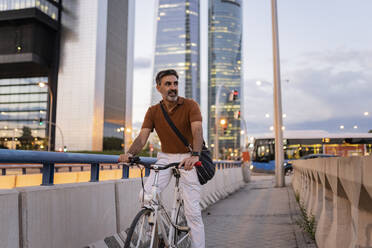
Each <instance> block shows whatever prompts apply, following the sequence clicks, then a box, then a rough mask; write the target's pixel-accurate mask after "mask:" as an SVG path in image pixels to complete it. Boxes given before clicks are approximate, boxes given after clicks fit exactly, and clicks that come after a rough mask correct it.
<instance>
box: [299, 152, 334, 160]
mask: <svg viewBox="0 0 372 248" xmlns="http://www.w3.org/2000/svg"><path fill="white" fill-rule="evenodd" d="M331 157H338V156H337V155H332V154H322V153H318V154H309V155H305V156H303V157H301V158H300V159H313V158H331Z"/></svg>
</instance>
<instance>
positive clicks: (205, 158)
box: [160, 102, 216, 185]
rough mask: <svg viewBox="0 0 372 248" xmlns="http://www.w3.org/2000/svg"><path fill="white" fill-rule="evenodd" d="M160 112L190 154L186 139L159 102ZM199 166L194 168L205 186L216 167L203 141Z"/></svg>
mask: <svg viewBox="0 0 372 248" xmlns="http://www.w3.org/2000/svg"><path fill="white" fill-rule="evenodd" d="M160 107H161V110H162V111H163V114H164V117H165V119H166V120H167V122H168V124H169V126H170V127H171V128H172V129H173V131H174V132H175V133H176V134H177V136H178V138H180V140H181V141H182V143H183V144H184V145H185V146H186V147H187V148H188V149H189V150H190V152H192V149H191V146H190V144H189V142H188V141H187V140H186V138H185V137H184V136H183V135H182V134H181V133H180V131H179V130H178V129H177V127H176V126H175V125H174V123H173V121H172V120H171V119H170V118H169V115H168V113H167V111H165V109H164V107H163V104H161V102H160ZM199 160H200V162H201V166H195V168H196V172H197V174H198V179H199V182H200V184H201V185H203V184H206V183H207V182H208V181H209V180H211V179H212V178H213V176H214V173H215V172H216V165H215V164H214V163H213V160H212V157H211V152H210V151H209V150H208V148H207V146H206V145H205V142H204V141H203V147H202V150H201V154H200V158H199Z"/></svg>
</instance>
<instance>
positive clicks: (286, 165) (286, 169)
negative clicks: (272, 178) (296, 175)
mask: <svg viewBox="0 0 372 248" xmlns="http://www.w3.org/2000/svg"><path fill="white" fill-rule="evenodd" d="M283 168H284V175H287V174H289V173H292V172H293V166H292V163H291V161H285V162H284V163H283Z"/></svg>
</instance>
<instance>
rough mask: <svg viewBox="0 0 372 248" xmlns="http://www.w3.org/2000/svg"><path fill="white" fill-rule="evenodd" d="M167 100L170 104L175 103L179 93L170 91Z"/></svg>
mask: <svg viewBox="0 0 372 248" xmlns="http://www.w3.org/2000/svg"><path fill="white" fill-rule="evenodd" d="M166 99H167V100H168V101H170V102H175V101H177V99H178V92H177V90H170V91H168V94H167V97H166Z"/></svg>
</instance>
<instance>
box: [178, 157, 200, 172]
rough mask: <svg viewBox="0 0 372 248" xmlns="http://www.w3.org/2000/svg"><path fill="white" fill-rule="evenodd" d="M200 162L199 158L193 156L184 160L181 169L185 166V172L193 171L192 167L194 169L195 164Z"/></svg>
mask: <svg viewBox="0 0 372 248" xmlns="http://www.w3.org/2000/svg"><path fill="white" fill-rule="evenodd" d="M198 161H199V156H191V157H188V158H185V159H184V160H182V162H181V163H180V165H179V167H181V166H182V165H184V169H185V170H191V169H192V167H194V165H195V163H196V162H198Z"/></svg>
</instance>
